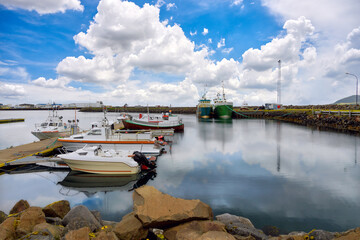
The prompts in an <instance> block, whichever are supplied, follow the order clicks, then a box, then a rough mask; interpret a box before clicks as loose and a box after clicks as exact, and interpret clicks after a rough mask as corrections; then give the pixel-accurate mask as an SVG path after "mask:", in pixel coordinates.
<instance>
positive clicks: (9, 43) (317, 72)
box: [0, 0, 360, 106]
mask: <svg viewBox="0 0 360 240" xmlns="http://www.w3.org/2000/svg"><path fill="white" fill-rule="evenodd" d="M359 12H360V1H358V0H343V1H338V0H317V1H312V0H302V1H295V0H156V1H143V0H135V1H120V0H100V1H99V0H87V1H80V0H57V1H53V0H42V1H38V0H11V1H10V0H0V103H3V104H20V103H33V104H38V103H49V102H56V103H62V104H65V103H74V102H96V101H103V102H104V104H107V105H113V106H122V105H124V104H128V105H130V106H132V105H162V106H169V105H171V106H195V105H196V104H197V102H198V100H199V98H200V97H201V96H202V95H203V94H204V93H206V96H207V97H208V98H209V99H213V98H215V96H216V94H217V93H218V92H220V93H222V89H223V88H222V86H223V87H224V92H225V94H226V98H227V99H228V100H229V101H233V103H234V105H235V106H240V105H243V104H244V103H247V104H248V105H263V104H264V103H268V102H276V101H277V82H278V80H279V72H280V71H279V64H278V61H279V60H281V103H282V104H285V105H306V104H329V103H333V102H335V101H336V100H338V99H341V98H343V97H347V96H350V95H354V94H355V93H356V77H355V76H358V77H360V17H359ZM346 72H348V73H351V74H354V75H355V76H353V75H347V74H345V73H346Z"/></svg>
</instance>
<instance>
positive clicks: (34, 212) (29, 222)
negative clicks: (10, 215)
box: [16, 207, 46, 236]
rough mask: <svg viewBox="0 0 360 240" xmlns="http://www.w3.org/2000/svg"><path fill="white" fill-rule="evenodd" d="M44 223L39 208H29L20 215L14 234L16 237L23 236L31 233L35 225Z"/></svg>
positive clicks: (43, 215)
mask: <svg viewBox="0 0 360 240" xmlns="http://www.w3.org/2000/svg"><path fill="white" fill-rule="evenodd" d="M45 222H46V220H45V214H44V213H43V211H42V209H41V208H40V207H29V208H28V209H26V210H25V211H24V212H23V213H22V214H21V216H20V221H19V225H18V226H17V229H16V233H17V235H18V236H21V235H25V234H27V233H30V232H32V230H33V228H34V227H35V226H36V225H38V224H40V223H45Z"/></svg>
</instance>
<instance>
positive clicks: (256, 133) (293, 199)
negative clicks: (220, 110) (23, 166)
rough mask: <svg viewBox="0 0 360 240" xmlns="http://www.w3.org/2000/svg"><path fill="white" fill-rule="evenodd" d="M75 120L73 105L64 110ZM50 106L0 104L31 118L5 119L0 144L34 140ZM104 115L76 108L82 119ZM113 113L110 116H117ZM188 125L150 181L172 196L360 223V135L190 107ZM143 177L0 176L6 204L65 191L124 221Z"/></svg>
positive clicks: (275, 220)
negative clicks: (211, 116) (203, 116)
mask: <svg viewBox="0 0 360 240" xmlns="http://www.w3.org/2000/svg"><path fill="white" fill-rule="evenodd" d="M59 113H60V114H61V115H63V116H64V119H66V120H67V119H73V118H74V111H60V112H59ZM47 115H48V112H47V111H28V112H26V111H16V112H14V111H0V119H1V118H10V117H25V118H26V120H25V122H23V123H11V124H2V125H0V149H4V148H7V147H9V146H15V145H19V144H24V143H28V142H33V141H36V138H35V137H33V136H32V135H31V133H30V131H31V130H32V128H33V126H34V124H35V123H36V122H41V121H42V120H44V119H45V118H46V117H47ZM102 116H103V114H102V113H79V112H78V113H77V118H79V119H80V127H82V128H89V125H90V123H91V122H94V121H97V120H101V118H102ZM115 117H116V114H115V113H110V114H108V118H109V119H115ZM182 117H183V121H184V123H185V132H184V133H182V134H176V136H175V139H174V143H173V144H172V146H171V149H169V152H168V153H167V154H165V155H163V156H161V157H160V158H159V159H158V168H157V176H156V177H155V178H154V179H153V180H148V179H142V180H141V181H145V182H146V181H148V182H147V185H152V186H154V187H156V188H157V189H159V190H160V191H162V192H165V193H168V194H171V195H172V196H175V197H181V198H186V199H200V200H202V201H203V202H205V203H207V204H209V205H210V206H211V207H212V209H213V211H214V215H217V214H221V213H225V212H229V213H232V214H235V215H241V216H244V217H248V218H250V219H251V221H252V222H253V223H254V225H255V226H256V227H257V228H262V227H263V226H265V225H275V226H277V227H279V228H280V229H281V231H282V232H288V231H295V230H305V231H310V230H311V229H313V228H317V229H325V230H329V231H343V230H346V229H349V228H354V227H358V226H360V218H359V216H360V201H359V199H360V190H359V185H360V167H359V164H358V162H359V159H360V153H359V152H360V138H359V137H356V136H352V135H347V134H342V133H335V132H326V131H316V130H311V129H309V128H306V127H302V126H297V125H292V124H287V123H279V122H276V121H266V120H233V121H230V122H217V121H205V122H199V121H198V120H197V119H196V118H195V116H192V115H183V116H182ZM137 180H139V176H135V177H132V178H121V179H120V178H113V179H109V178H103V177H100V178H97V179H96V180H94V177H92V178H89V176H88V175H74V174H73V173H68V172H39V173H24V174H3V175H0V210H3V211H5V212H6V213H8V212H9V210H10V209H11V207H12V206H13V205H14V204H15V203H16V202H17V201H18V200H19V199H27V200H28V201H29V203H30V204H31V205H33V206H41V207H43V206H45V205H47V204H49V203H51V202H54V201H57V200H59V199H67V200H69V201H70V203H71V206H72V207H73V206H75V205H78V204H83V205H86V206H87V207H88V208H90V209H92V210H99V211H100V212H101V214H102V216H103V218H104V219H107V220H115V221H119V220H120V219H121V217H122V216H123V215H125V214H127V213H129V212H130V211H132V192H129V191H128V190H129V189H131V188H132V186H133V185H134V184H135V183H136V182H137Z"/></svg>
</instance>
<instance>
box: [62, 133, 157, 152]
mask: <svg viewBox="0 0 360 240" xmlns="http://www.w3.org/2000/svg"><path fill="white" fill-rule="evenodd" d="M58 141H59V142H61V143H62V145H63V147H64V148H65V149H66V150H68V151H76V150H77V149H80V148H82V147H84V146H85V145H88V146H98V145H102V147H103V149H114V150H115V151H121V150H129V151H131V152H134V151H139V152H142V153H144V154H150V155H160V154H161V152H162V150H163V148H162V146H161V145H160V144H159V142H158V141H157V140H156V138H155V137H153V136H152V133H151V132H128V133H127V132H117V131H114V130H112V129H111V127H109V126H105V127H94V128H92V129H91V130H89V131H88V132H86V133H81V134H76V135H72V136H70V137H66V138H59V139H58Z"/></svg>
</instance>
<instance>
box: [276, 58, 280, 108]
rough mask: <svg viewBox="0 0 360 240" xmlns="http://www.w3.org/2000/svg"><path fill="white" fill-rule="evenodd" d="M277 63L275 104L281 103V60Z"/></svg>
mask: <svg viewBox="0 0 360 240" xmlns="http://www.w3.org/2000/svg"><path fill="white" fill-rule="evenodd" d="M278 63H279V79H278V82H277V104H278V105H280V104H281V60H279V61H278Z"/></svg>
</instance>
